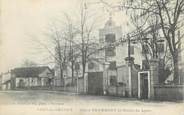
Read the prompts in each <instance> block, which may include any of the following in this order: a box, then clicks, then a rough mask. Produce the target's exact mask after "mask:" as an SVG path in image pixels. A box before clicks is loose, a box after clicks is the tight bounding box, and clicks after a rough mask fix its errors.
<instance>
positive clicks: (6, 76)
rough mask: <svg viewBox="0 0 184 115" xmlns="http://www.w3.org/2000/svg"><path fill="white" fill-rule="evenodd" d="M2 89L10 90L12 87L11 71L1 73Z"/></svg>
mask: <svg viewBox="0 0 184 115" xmlns="http://www.w3.org/2000/svg"><path fill="white" fill-rule="evenodd" d="M0 79H1V89H2V90H10V89H11V72H9V71H8V72H6V73H2V74H1V78H0Z"/></svg>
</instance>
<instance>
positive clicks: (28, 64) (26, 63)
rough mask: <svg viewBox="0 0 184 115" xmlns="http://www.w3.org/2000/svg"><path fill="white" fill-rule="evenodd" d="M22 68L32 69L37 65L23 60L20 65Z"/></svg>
mask: <svg viewBox="0 0 184 115" xmlns="http://www.w3.org/2000/svg"><path fill="white" fill-rule="evenodd" d="M22 66H23V67H34V66H37V64H36V63H35V62H33V61H31V60H28V59H25V60H24V61H23V63H22Z"/></svg>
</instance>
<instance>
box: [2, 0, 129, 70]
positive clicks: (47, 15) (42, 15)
mask: <svg viewBox="0 0 184 115" xmlns="http://www.w3.org/2000/svg"><path fill="white" fill-rule="evenodd" d="M80 1H81V0H1V4H0V5H1V9H0V10H1V12H0V13H1V16H0V28H1V31H0V35H1V36H0V52H1V53H0V72H6V71H8V70H11V69H13V68H15V67H20V66H21V64H22V63H23V61H24V60H26V59H27V60H30V61H34V62H36V63H38V64H46V63H49V61H48V60H49V59H48V58H49V56H46V55H48V52H46V51H43V50H41V48H40V49H39V48H36V46H37V45H38V44H35V42H34V40H35V39H39V40H41V41H43V42H48V38H47V37H46V36H45V33H47V31H48V30H49V27H50V26H49V25H50V24H52V23H53V22H57V21H58V20H59V21H60V22H62V23H61V24H63V22H65V19H64V18H63V14H64V13H67V14H69V15H70V16H71V17H72V18H73V19H77V15H78V8H79V5H80ZM95 1H98V0H87V4H88V7H90V8H91V9H92V10H93V12H97V13H96V14H97V15H98V16H100V20H99V23H100V24H99V25H100V26H99V28H97V30H98V29H100V28H102V27H103V26H104V24H105V22H106V21H107V20H108V17H109V13H108V12H107V10H106V9H105V10H104V8H103V5H100V4H93V3H92V2H95ZM118 1H119V0H107V2H109V3H113V4H114V3H116V2H118ZM112 12H113V13H112V18H113V20H114V21H115V22H116V25H119V26H123V28H125V26H126V23H127V22H128V21H127V16H126V15H125V13H124V12H123V11H112ZM47 57H48V58H47Z"/></svg>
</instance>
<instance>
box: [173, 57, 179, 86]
mask: <svg viewBox="0 0 184 115" xmlns="http://www.w3.org/2000/svg"><path fill="white" fill-rule="evenodd" d="M173 65H174V69H173V70H174V83H175V84H178V83H179V67H178V55H177V54H175V55H174V56H173Z"/></svg>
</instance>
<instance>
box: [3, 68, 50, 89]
mask: <svg viewBox="0 0 184 115" xmlns="http://www.w3.org/2000/svg"><path fill="white" fill-rule="evenodd" d="M53 77H54V72H53V70H51V69H50V68H49V67H48V66H41V67H21V68H15V69H12V70H11V71H10V72H7V73H4V74H2V89H3V90H9V89H27V88H43V87H50V86H52V85H53Z"/></svg>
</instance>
